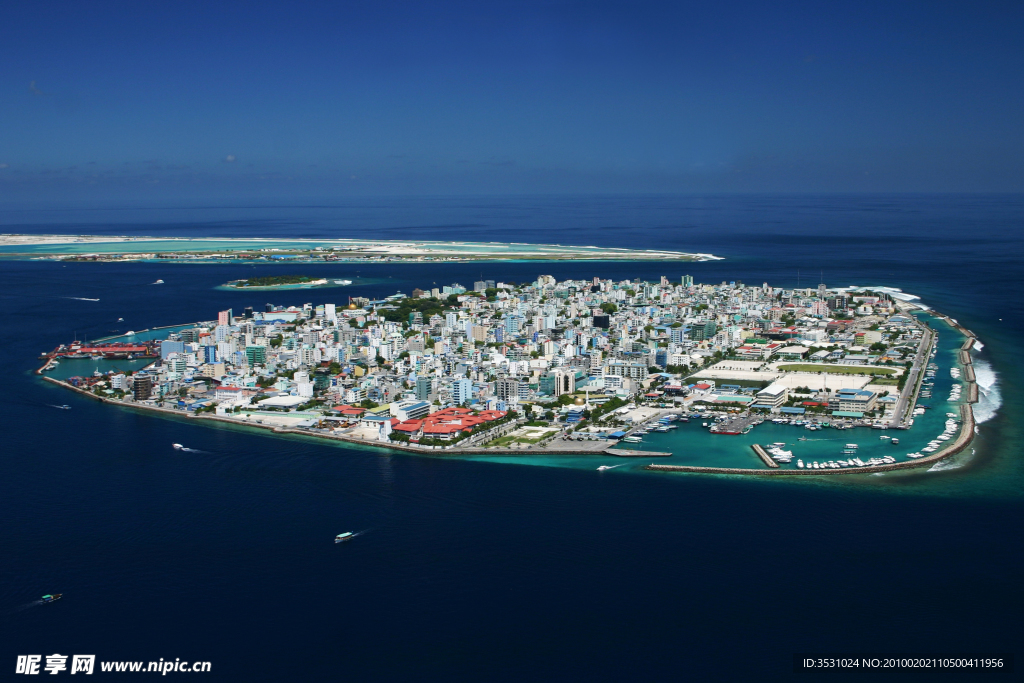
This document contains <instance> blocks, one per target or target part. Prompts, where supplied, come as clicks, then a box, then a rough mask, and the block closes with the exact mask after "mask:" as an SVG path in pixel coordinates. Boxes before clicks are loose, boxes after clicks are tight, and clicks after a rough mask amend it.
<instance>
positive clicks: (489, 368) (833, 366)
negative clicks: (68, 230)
mask: <svg viewBox="0 0 1024 683" xmlns="http://www.w3.org/2000/svg"><path fill="white" fill-rule="evenodd" d="M299 277H300V276H295V277H294V278H293V277H292V276H285V277H283V278H282V280H281V282H282V284H294V283H292V282H291V280H293V279H296V278H299ZM284 281H288V282H287V283H286V282H284ZM274 282H275V283H276V282H277V281H276V280H275V281H274ZM133 334H134V333H133ZM142 335H143V333H138V334H136V335H135V338H136V339H141V337H142ZM148 339H149V340H148V341H144V342H143V341H133V339H126V338H112V339H108V340H101V341H99V342H93V343H90V344H86V343H84V342H78V341H76V342H71V343H66V344H61V345H59V346H57V347H56V348H55V349H53V350H52V351H50V352H47V353H46V354H44V355H43V357H42V358H43V360H44V361H45V362H44V365H43V366H42V367H41V368H39V370H38V371H37V372H38V373H39V374H41V375H42V376H43V377H44V378H45V379H47V380H48V381H51V382H55V383H58V384H60V385H61V386H63V387H66V388H69V389H72V390H74V391H76V392H80V393H82V394H84V395H87V396H90V397H92V398H96V399H98V400H101V401H104V402H107V403H111V404H116V405H120V406H124V407H130V408H138V409H143V410H154V411H161V412H163V413H166V414H171V415H177V416H181V417H184V418H187V419H190V420H196V421H204V420H210V421H223V422H229V423H232V424H241V425H247V426H251V427H257V428H262V429H271V430H273V431H275V432H277V433H289V434H302V435H307V436H316V437H321V438H324V439H328V440H335V441H340V442H345V443H348V444H360V445H363V446H369V447H374V448H385V449H388V450H398V451H404V452H410V453H417V454H422V455H433V456H463V457H469V458H479V459H497V460H499V461H501V462H520V463H530V462H531V461H532V460H533V459H536V458H538V457H542V458H543V460H544V462H545V463H546V464H556V465H562V466H566V467H585V468H589V469H595V468H596V469H599V470H601V471H608V470H611V469H615V471H616V472H623V471H634V472H640V471H644V472H684V473H691V474H693V473H697V474H726V475H735V474H742V475H748V474H750V475H771V476H779V475H800V476H806V475H834V474H853V473H877V472H884V471H890V470H900V469H908V468H918V467H922V466H925V465H929V464H932V463H935V462H936V461H939V460H941V459H944V458H948V457H950V456H952V455H954V454H956V453H958V452H960V451H962V450H963V449H964V448H966V447H967V446H968V444H969V443H970V441H971V439H972V438H973V435H974V433H975V422H974V416H973V410H972V404H973V403H976V402H977V400H978V387H977V383H976V381H975V376H974V370H973V365H972V353H975V352H976V351H975V350H974V341H975V337H974V335H973V333H971V332H970V331H969V330H967V329H965V328H963V327H962V326H960V325H959V323H957V322H956V321H955V320H953V319H951V318H949V317H947V316H944V315H941V314H938V313H936V312H934V311H931V310H930V309H928V308H927V307H924V306H921V305H920V304H918V303H916V297H913V296H912V295H907V294H904V293H902V292H900V291H899V290H897V289H890V288H873V289H867V288H857V287H839V288H829V287H826V286H825V285H824V284H821V285H819V286H818V287H814V288H776V287H772V286H770V285H769V284H768V283H764V284H762V285H754V286H749V285H745V284H743V283H741V282H729V283H725V282H723V283H721V284H700V283H695V282H694V281H693V278H692V277H691V276H688V275H684V276H681V277H679V278H677V279H673V280H670V279H669V278H667V277H661V278H660V279H658V280H654V281H641V280H623V281H613V280H610V279H602V278H601V277H594V278H592V279H586V280H567V281H558V280H556V279H555V278H554V277H552V276H550V275H541V276H539V277H538V278H537V279H536V280H535V281H532V282H527V283H514V282H501V281H494V280H480V281H477V282H474V283H473V284H472V287H469V288H467V287H464V286H462V285H460V284H457V283H453V284H452V285H448V286H444V287H441V288H436V287H435V288H430V289H419V288H416V289H413V290H412V291H411V292H409V293H408V294H405V293H398V294H395V295H392V296H389V297H386V298H384V299H380V300H370V299H366V298H358V297H357V298H350V299H349V300H348V302H347V303H345V304H338V303H329V302H325V303H318V304H313V303H306V304H301V305H292V306H280V305H271V304H268V305H266V306H265V307H263V309H262V310H255V309H254V308H246V309H245V310H243V311H234V310H226V311H220V312H218V314H217V317H216V319H211V320H208V321H200V322H196V323H194V324H188V325H178V326H175V327H173V328H167V329H166V330H163V331H162V332H161V334H159V335H156V336H153V335H152V334H151V335H150V336H149V337H148ZM114 359H120V360H114ZM126 359H134V360H126ZM126 362H131V363H136V365H135V366H134V367H133V368H131V369H126V367H127V366H126ZM621 458H630V459H632V460H627V461H626V463H627V467H626V469H621V465H608V464H605V463H607V462H608V459H621ZM632 463H635V464H632ZM648 463H649V464H648Z"/></svg>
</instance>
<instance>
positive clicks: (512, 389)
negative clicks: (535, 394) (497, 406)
mask: <svg viewBox="0 0 1024 683" xmlns="http://www.w3.org/2000/svg"><path fill="white" fill-rule="evenodd" d="M494 395H495V396H497V397H498V398H499V399H500V400H502V401H508V400H511V399H517V398H519V380H517V379H513V378H512V377H502V378H500V379H498V380H496V381H495V382H494Z"/></svg>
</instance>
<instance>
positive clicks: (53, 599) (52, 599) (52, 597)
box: [42, 593, 64, 602]
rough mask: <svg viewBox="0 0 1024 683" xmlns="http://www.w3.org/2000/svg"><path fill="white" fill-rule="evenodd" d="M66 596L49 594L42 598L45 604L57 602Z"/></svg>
mask: <svg viewBox="0 0 1024 683" xmlns="http://www.w3.org/2000/svg"><path fill="white" fill-rule="evenodd" d="M63 596H64V594H63V593H53V594H47V595H44V596H43V597H42V601H43V602H56V601H58V600H60V599H61V598H62V597H63Z"/></svg>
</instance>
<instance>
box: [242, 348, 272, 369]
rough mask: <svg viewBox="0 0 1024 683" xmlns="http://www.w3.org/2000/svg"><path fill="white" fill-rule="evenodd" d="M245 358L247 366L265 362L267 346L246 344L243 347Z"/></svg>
mask: <svg viewBox="0 0 1024 683" xmlns="http://www.w3.org/2000/svg"><path fill="white" fill-rule="evenodd" d="M245 359H246V361H248V363H249V367H252V366H254V365H263V364H265V363H266V362H267V347H265V346H246V347H245Z"/></svg>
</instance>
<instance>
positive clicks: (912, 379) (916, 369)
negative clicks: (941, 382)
mask: <svg viewBox="0 0 1024 683" xmlns="http://www.w3.org/2000/svg"><path fill="white" fill-rule="evenodd" d="M934 339H935V332H933V331H932V329H931V328H930V327H928V326H927V325H925V326H924V336H923V337H922V339H921V345H920V346H919V347H918V349H917V355H916V356H915V357H914V365H913V367H911V368H910V370H908V371H907V372H908V373H909V374H908V375H907V381H906V382H904V383H903V391H901V392H900V397H899V400H897V401H896V409H895V410H893V413H892V422H890V423H889V426H890V427H893V428H895V427H899V425H900V422H901V421H902V420H903V416H904V415H905V414H906V411H907V404H908V403H909V401H910V397H911V396H913V395H914V392H915V391H916V390H917V380H918V377H920V376H921V373H923V372H924V369H925V367H926V366H927V365H928V358H929V352H930V350H931V348H932V342H933V341H934Z"/></svg>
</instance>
